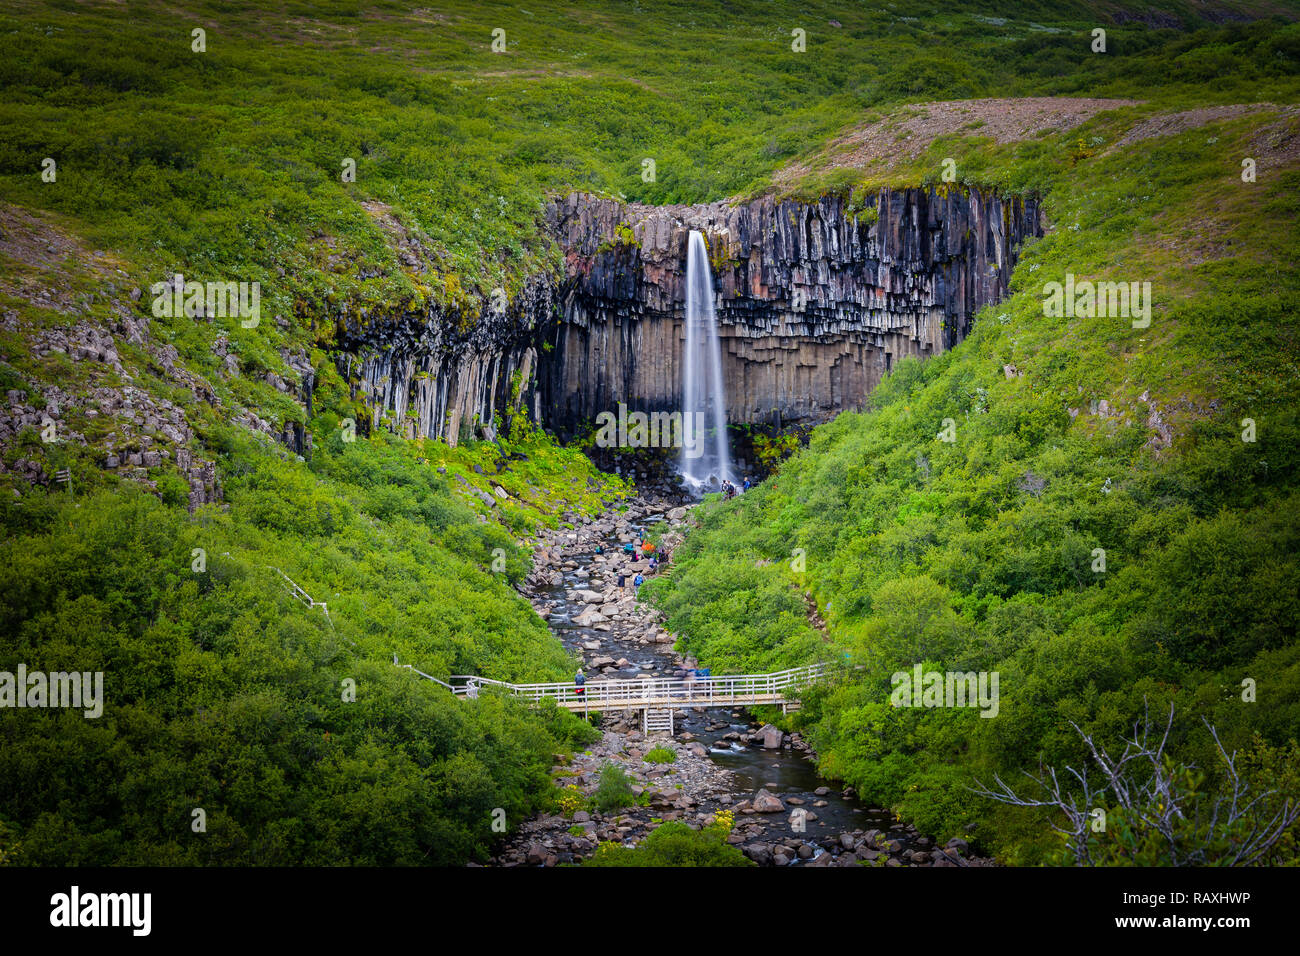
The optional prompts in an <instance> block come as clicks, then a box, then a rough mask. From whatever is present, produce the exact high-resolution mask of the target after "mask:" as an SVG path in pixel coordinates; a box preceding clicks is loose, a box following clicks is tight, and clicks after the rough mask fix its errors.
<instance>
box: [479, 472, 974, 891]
mask: <svg viewBox="0 0 1300 956" xmlns="http://www.w3.org/2000/svg"><path fill="white" fill-rule="evenodd" d="M686 510H687V509H685V508H680V507H679V508H674V506H673V505H672V504H671V503H670V502H668V501H665V500H663V499H658V498H651V499H646V498H639V499H637V500H636V501H635V502H633V503H632V505H631V507H630V508H629V510H628V511H627V512H625V513H624V514H619V513H617V512H614V511H610V512H606V513H605V514H603V515H601V516H599V517H598V518H596V519H593V520H589V521H586V522H584V523H581V524H579V526H578V527H576V528H574V529H565V530H561V531H555V532H547V533H546V534H544V535H543V536H542V537H543V540H542V542H541V543H540V544H539V546H538V548H537V550H536V552H535V559H534V570H533V573H532V574H530V575H529V577H528V580H527V582H526V583H525V585H524V587H523V588H522V590H523V593H524V595H525V596H526V597H528V599H529V600H530V601H531V603H532V604H533V606H534V608H535V609H536V610H537V611H538V613H539V614H541V615H542V616H543V617H544V618H545V619H546V621H547V622H548V624H549V626H550V628H551V630H552V632H553V633H554V634H555V635H556V637H557V638H558V639H559V640H560V642H561V643H562V644H563V645H564V647H565V648H566V649H569V650H571V651H573V652H574V653H575V654H576V655H577V656H579V657H580V658H581V659H582V660H583V667H584V671H585V673H586V675H587V681H588V683H589V684H590V683H592V682H596V681H600V680H611V679H615V680H616V679H629V678H636V677H643V676H645V677H650V676H659V677H664V676H671V675H673V674H674V673H676V672H677V671H678V670H679V668H681V667H682V666H683V664H684V663H686V664H693V661H690V660H689V659H687V660H686V661H684V660H683V658H682V657H681V655H680V654H678V653H677V652H676V651H674V650H673V647H672V636H671V635H669V634H668V633H667V632H666V631H665V630H664V629H663V627H662V615H661V613H660V612H658V611H657V610H655V609H652V608H649V607H647V606H646V605H643V604H640V603H638V602H636V601H635V600H634V598H633V595H632V591H633V588H632V586H631V584H630V580H631V577H632V575H634V574H635V573H636V572H637V571H638V570H639V571H641V572H642V573H643V574H646V576H647V578H648V577H649V576H650V575H649V572H648V568H647V561H646V560H645V559H643V560H641V561H639V562H636V563H633V562H631V561H630V558H629V557H628V556H627V555H625V554H624V552H623V551H622V548H623V545H624V543H625V542H627V541H628V540H631V538H632V537H634V536H635V535H636V534H637V533H638V532H639V531H649V530H651V529H655V528H663V523H664V522H665V520H667V516H668V515H669V514H671V515H672V517H673V519H675V522H681V521H683V520H684V518H685V514H686ZM674 537H679V535H670V536H669V538H668V540H669V541H673V540H674ZM598 549H599V550H598ZM621 570H626V571H627V573H628V581H629V583H628V585H627V586H626V587H625V588H623V589H619V588H618V587H617V580H616V576H617V574H618V572H619V571H621ZM704 663H707V662H704ZM600 727H601V729H602V731H603V733H604V738H603V740H602V741H601V742H600V743H599V744H597V745H595V746H593V747H592V748H591V750H589V751H587V752H584V753H582V754H578V755H575V757H574V759H573V761H572V763H571V764H570V765H568V766H563V765H561V766H557V767H556V768H554V769H553V772H555V773H556V774H557V777H559V779H558V780H557V783H558V784H560V785H563V784H565V783H572V784H573V785H576V786H578V787H579V789H580V790H581V791H582V792H583V793H584V794H590V793H591V792H593V791H594V789H595V785H596V783H597V782H598V779H599V775H600V769H601V768H602V767H603V766H604V764H606V763H608V762H613V763H617V764H619V765H620V766H622V767H623V768H624V770H625V772H627V774H628V776H629V777H630V778H631V779H632V780H633V783H634V788H633V789H634V792H637V793H644V794H647V795H648V797H647V798H648V801H649V805H648V806H645V807H630V808H625V809H621V810H617V811H610V812H608V813H605V814H600V813H598V812H596V811H594V810H593V811H590V812H589V811H578V812H577V813H575V814H573V815H572V817H569V816H564V815H561V814H554V815H545V816H541V817H537V818H535V819H533V820H530V821H527V822H525V823H524V824H523V825H522V826H521V827H520V829H519V830H518V831H517V832H516V833H515V834H512V835H511V837H510V838H508V839H507V840H506V842H505V846H504V847H503V848H502V849H501V850H500V851H499V852H498V854H497V856H496V857H495V858H494V860H493V863H494V864H495V865H503V866H518V865H533V866H553V865H557V864H563V863H574V862H580V861H581V860H582V859H584V858H585V857H586V856H588V855H590V853H591V852H592V851H594V849H595V846H596V843H597V841H615V842H619V843H621V844H623V845H625V846H633V845H635V844H636V843H637V842H639V841H640V840H641V839H643V838H644V836H645V835H647V834H648V833H649V832H650V831H651V830H652V829H653V828H654V827H655V826H657V825H658V824H659V823H660V822H666V821H668V820H681V821H683V822H686V823H688V824H691V825H693V826H701V825H707V824H709V823H711V822H713V815H714V813H716V812H717V811H718V810H721V809H729V810H732V811H733V812H734V813H735V825H734V827H733V829H732V833H731V835H730V837H729V839H728V842H730V843H732V844H733V845H736V846H739V847H740V848H741V850H742V852H744V853H745V854H746V855H747V856H749V857H750V858H751V859H753V860H754V861H755V862H758V863H760V864H762V865H777V866H781V865H788V866H798V865H813V866H826V865H841V866H847V865H857V864H859V863H861V862H867V863H874V864H876V865H886V866H905V865H964V864H966V863H967V861H966V860H964V859H961V858H960V857H959V855H958V854H960V853H961V852H964V849H965V847H964V842H963V841H953V842H954V843H955V844H960V846H959V847H957V849H956V850H947V851H946V852H945V850H943V849H940V848H938V847H936V845H935V844H934V842H933V841H932V840H930V839H929V838H927V837H925V836H923V835H921V834H918V833H917V832H916V831H915V829H914V828H912V827H910V826H907V825H905V824H902V823H899V822H897V821H896V820H895V819H894V817H893V814H891V813H890V812H889V811H887V810H882V809H879V808H874V807H869V806H866V805H864V804H862V803H860V802H859V801H858V800H856V799H855V796H854V794H853V793H852V791H851V790H845V789H841V788H840V787H838V786H836V785H834V784H832V783H831V782H830V781H827V780H823V779H822V778H821V777H819V776H818V774H817V770H816V768H815V766H814V764H813V763H812V761H811V760H810V759H809V756H810V755H811V750H810V748H809V747H808V746H807V744H806V743H804V742H803V741H802V739H800V738H799V735H798V734H786V735H784V737H783V742H782V746H781V747H780V748H773V749H768V748H765V747H763V746H761V743H760V742H759V740H758V734H757V731H758V729H759V728H758V725H757V724H756V723H755V722H754V721H753V720H751V719H750V716H749V714H748V713H747V712H746V711H744V710H743V709H738V708H727V707H717V708H703V707H692V708H684V709H679V710H678V711H677V712H676V717H675V723H674V734H673V741H672V746H673V748H674V749H675V750H676V751H677V760H676V762H674V763H672V764H665V765H659V764H646V763H644V760H643V755H644V753H645V752H646V751H648V750H649V749H650V748H651V747H653V746H654V745H655V744H656V743H663V742H665V741H664V735H663V734H658V735H655V734H652V735H651V737H650V738H649V739H647V738H646V737H645V736H644V735H643V734H642V732H641V723H640V718H639V715H635V714H631V713H614V712H611V713H606V714H604V715H602V717H601V718H600ZM772 798H775V802H773V799H772ZM954 860H955V861H956V862H954Z"/></svg>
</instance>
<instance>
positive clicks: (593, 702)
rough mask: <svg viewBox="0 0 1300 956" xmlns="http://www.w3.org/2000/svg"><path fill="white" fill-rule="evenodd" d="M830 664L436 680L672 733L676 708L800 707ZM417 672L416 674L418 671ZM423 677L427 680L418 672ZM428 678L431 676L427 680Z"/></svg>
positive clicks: (460, 691) (466, 693)
mask: <svg viewBox="0 0 1300 956" xmlns="http://www.w3.org/2000/svg"><path fill="white" fill-rule="evenodd" d="M829 671H830V665H829V664H811V665H809V666H807V667H795V668H791V669H790V670H784V671H776V672H774V673H771V674H726V675H723V676H719V677H686V678H671V677H634V678H631V679H627V680H596V681H588V682H587V683H586V684H584V685H582V686H581V687H579V686H578V685H576V684H574V683H573V681H563V682H559V683H553V684H507V683H505V682H504V681H498V680H490V679H488V678H486V677H473V676H468V675H456V676H454V677H451V678H449V679H448V680H447V681H438V683H440V684H442V685H443V686H444V687H447V688H448V689H450V690H451V692H452V693H453V694H455V695H456V696H457V697H466V698H471V699H472V698H475V697H477V696H478V695H479V692H480V691H483V690H485V689H488V688H495V689H498V690H500V691H503V692H505V693H508V694H510V695H511V696H513V697H519V698H522V699H524V700H528V701H533V702H536V703H540V702H541V701H543V700H552V701H554V702H555V706H557V707H563V708H564V709H566V710H569V711H573V712H574V713H581V714H583V715H586V714H588V713H590V712H592V711H595V712H597V713H599V712H601V711H606V710H639V711H641V713H642V724H643V727H644V728H645V730H646V732H647V733H648V732H650V731H653V730H667V731H668V732H669V733H672V729H673V711H674V710H675V709H676V708H679V707H745V706H754V705H758V704H767V705H774V706H779V707H780V708H781V710H782V711H783V712H789V711H793V710H798V709H799V706H800V704H799V696H798V693H799V689H800V688H802V687H807V686H809V685H810V684H813V683H815V682H817V681H820V680H822V679H824V678H825V677H826V675H827V674H828V673H829ZM417 673H418V672H417ZM421 676H426V677H427V676H428V675H425V674H421ZM430 679H431V680H432V679H433V678H430Z"/></svg>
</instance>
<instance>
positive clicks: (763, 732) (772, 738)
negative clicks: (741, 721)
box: [755, 724, 785, 750]
mask: <svg viewBox="0 0 1300 956" xmlns="http://www.w3.org/2000/svg"><path fill="white" fill-rule="evenodd" d="M755 736H756V737H757V738H758V739H759V740H761V741H762V743H763V746H764V747H766V748H767V749H768V750H777V749H779V748H780V746H781V739H782V738H783V737H784V736H785V735H784V734H783V733H781V731H780V729H778V728H777V727H774V726H772V725H771V724H764V725H763V726H762V727H761V728H760V729H759V731H758V733H757V734H755Z"/></svg>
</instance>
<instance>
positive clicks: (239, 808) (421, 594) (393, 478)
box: [0, 434, 595, 865]
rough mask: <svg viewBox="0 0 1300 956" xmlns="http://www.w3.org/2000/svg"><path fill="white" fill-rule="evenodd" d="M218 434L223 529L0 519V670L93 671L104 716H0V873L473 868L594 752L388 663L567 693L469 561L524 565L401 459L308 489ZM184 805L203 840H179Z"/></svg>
mask: <svg viewBox="0 0 1300 956" xmlns="http://www.w3.org/2000/svg"><path fill="white" fill-rule="evenodd" d="M227 437H228V447H229V448H230V449H231V451H230V453H229V456H228V463H229V464H230V465H231V466H232V468H231V473H232V477H231V478H230V479H229V481H228V484H227V495H228V500H229V505H230V507H229V510H228V511H223V510H221V509H215V508H213V509H207V510H204V511H201V512H200V513H199V514H197V515H196V516H194V517H192V518H191V517H190V516H188V515H186V513H185V511H184V510H183V509H181V508H176V507H169V506H167V505H164V504H163V503H160V502H159V501H158V500H157V499H155V498H153V497H151V496H149V495H146V494H144V493H143V492H140V491H136V490H133V489H131V488H129V487H124V488H121V489H119V490H116V491H112V492H101V493H98V494H96V495H94V496H93V497H85V498H82V499H80V500H75V501H73V500H67V499H65V498H63V497H56V496H53V495H51V496H49V497H46V496H44V495H42V494H32V495H27V496H24V497H23V498H22V499H20V500H14V499H12V498H9V497H0V526H2V527H3V529H4V541H3V544H0V635H3V637H2V638H0V671H9V672H13V671H14V670H15V668H16V667H17V665H18V664H19V663H24V664H26V666H27V668H28V669H29V670H43V671H61V670H78V671H103V672H104V675H105V677H104V680H105V698H106V700H105V703H104V712H103V715H102V717H100V718H98V719H85V718H83V717H82V716H81V714H80V713H79V712H69V711H58V710H10V709H6V710H4V711H3V712H0V820H2V822H3V824H4V827H3V830H0V833H3V841H4V846H3V847H2V848H0V853H2V854H3V855H4V856H5V857H6V858H7V859H8V860H10V861H17V862H21V863H28V864H76V865H97V864H150V863H160V864H267V865H271V864H295V863H302V864H340V863H350V864H417V863H442V864H454V863H459V862H462V861H463V860H465V859H466V858H468V857H471V856H481V855H482V854H483V853H484V852H485V849H486V847H487V846H488V844H489V842H490V841H491V840H492V839H493V838H494V832H493V830H492V827H491V824H492V820H493V811H494V809H496V808H501V809H503V810H504V811H505V814H506V817H507V819H508V820H509V821H511V822H517V821H519V820H520V819H521V818H523V817H524V816H525V815H527V814H529V813H531V812H533V811H535V810H537V809H539V808H541V807H542V806H544V801H545V800H546V798H547V797H548V794H549V790H550V789H551V785H550V780H549V776H548V773H547V771H548V769H549V767H550V764H551V760H552V753H553V752H554V751H555V750H556V749H559V748H562V747H564V746H566V745H569V744H571V743H577V742H581V743H585V742H589V741H590V739H591V738H592V736H593V735H594V733H595V732H594V731H593V730H592V729H591V728H590V727H589V726H587V725H586V724H583V723H581V722H580V721H578V720H577V719H575V718H572V717H570V716H569V715H568V714H567V713H563V712H556V711H553V710H552V711H550V712H541V713H540V714H539V713H537V712H529V711H527V710H526V709H525V708H523V707H522V706H520V705H516V704H514V703H513V702H510V701H507V700H504V699H501V698H498V697H496V696H494V695H491V694H485V695H483V696H482V697H481V698H480V699H479V700H478V701H477V702H468V701H456V700H453V699H452V697H451V695H450V694H448V692H447V691H446V690H444V689H443V688H441V687H438V686H437V685H435V684H433V683H431V682H429V681H426V680H423V679H421V678H419V677H417V676H416V675H415V674H414V673H412V672H411V671H409V670H406V669H404V668H399V667H395V666H394V665H393V656H394V654H396V655H397V657H398V659H399V660H400V662H401V663H402V664H408V663H409V664H413V665H415V666H416V667H418V668H419V669H420V670H423V671H425V672H427V673H431V674H434V675H436V676H442V677H445V676H446V675H447V674H449V673H477V674H483V675H485V676H490V677H496V678H500V679H516V678H525V677H530V678H535V679H538V680H542V679H554V678H557V677H559V676H561V675H564V674H567V673H569V672H571V671H572V669H573V667H572V665H571V663H570V662H569V660H568V659H567V658H566V656H565V655H564V653H563V652H562V651H561V649H560V647H559V645H558V643H557V642H555V640H554V639H553V638H552V636H551V635H550V633H549V631H548V630H547V628H546V627H545V625H544V624H543V623H542V622H541V621H540V620H539V619H538V617H537V615H536V614H535V613H533V612H532V611H531V609H529V608H528V607H527V605H526V604H525V603H523V602H522V601H521V600H520V599H519V598H518V597H517V596H516V595H515V594H514V593H513V592H512V591H511V590H510V588H509V587H508V586H507V584H506V583H505V582H504V581H502V580H500V578H501V577H503V576H504V575H493V574H492V573H490V572H488V571H487V568H488V567H490V565H491V563H492V549H493V548H502V549H504V550H505V551H506V553H508V554H509V555H510V566H511V568H512V569H514V570H515V571H516V572H517V571H518V569H519V568H520V567H522V565H523V562H524V556H523V555H522V554H521V553H519V551H518V549H517V548H516V546H515V545H514V544H513V543H512V542H511V541H510V539H509V536H508V535H506V534H504V533H503V532H502V531H501V530H500V529H499V528H498V527H496V526H495V525H482V524H479V523H478V522H477V521H476V520H474V517H473V514H472V512H470V511H469V509H468V508H467V507H466V506H465V505H463V504H461V503H460V502H459V501H458V500H457V499H456V497H455V496H454V495H452V494H451V493H450V492H449V491H448V489H447V488H446V486H445V484H444V483H443V482H442V480H441V479H440V478H438V476H436V475H435V474H434V473H433V469H432V468H430V467H428V466H427V465H420V464H418V463H417V462H416V460H415V455H414V453H413V450H412V449H408V448H405V447H404V446H402V445H401V444H397V443H392V442H387V443H370V442H357V443H356V444H354V445H349V446H347V448H346V450H345V451H342V452H341V453H339V454H337V455H332V454H329V453H322V454H319V455H318V456H317V458H316V460H315V461H314V462H313V464H312V466H311V468H310V469H309V468H308V467H307V466H305V465H303V464H300V463H296V462H293V461H289V460H283V459H282V458H280V457H279V456H278V455H277V454H275V453H274V452H273V451H271V450H269V449H263V448H261V447H260V446H259V445H258V443H256V442H254V441H253V439H251V438H247V437H245V438H240V437H239V436H238V435H237V434H236V435H231V436H227ZM197 549H202V550H201V551H199V550H197ZM200 554H202V558H201V559H200V558H198V557H197V555H200ZM269 565H270V566H275V567H278V568H282V569H283V570H284V571H285V573H287V574H288V575H289V576H290V578H292V580H293V581H295V582H297V583H298V584H299V585H301V586H302V587H303V588H304V589H305V590H306V591H307V593H309V594H310V595H311V596H312V597H313V598H315V599H316V600H318V601H325V603H326V604H327V605H328V611H329V617H328V619H326V617H325V616H324V614H323V613H322V611H321V609H320V608H312V609H308V608H306V607H304V606H303V605H302V604H300V603H298V602H297V601H296V600H295V599H294V598H293V597H292V596H291V595H290V594H289V593H288V591H287V589H286V587H285V585H284V583H283V581H282V579H281V578H280V577H279V575H278V574H277V573H276V572H275V571H274V570H272V569H271V568H270V567H268V566H269ZM196 567H198V568H200V570H195V569H196ZM351 688H354V690H355V693H354V695H352V696H353V697H354V699H351V700H350V699H348V698H349V696H350V689H351ZM196 809H202V811H203V812H204V814H205V816H206V832H194V831H193V829H192V824H193V823H194V819H195V818H194V811H195V810H196Z"/></svg>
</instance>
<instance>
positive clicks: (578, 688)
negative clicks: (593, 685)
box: [573, 667, 587, 697]
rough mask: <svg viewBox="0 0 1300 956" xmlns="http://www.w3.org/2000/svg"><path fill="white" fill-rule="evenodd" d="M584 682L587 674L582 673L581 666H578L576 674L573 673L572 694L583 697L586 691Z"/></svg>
mask: <svg viewBox="0 0 1300 956" xmlns="http://www.w3.org/2000/svg"><path fill="white" fill-rule="evenodd" d="M586 683H587V675H586V674H584V673H583V672H582V668H581V667H579V668H578V673H576V674H574V675H573V692H574V694H575V695H577V696H578V697H583V696H585V695H586V693H587V691H586V687H585V685H586Z"/></svg>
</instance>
